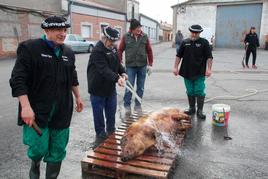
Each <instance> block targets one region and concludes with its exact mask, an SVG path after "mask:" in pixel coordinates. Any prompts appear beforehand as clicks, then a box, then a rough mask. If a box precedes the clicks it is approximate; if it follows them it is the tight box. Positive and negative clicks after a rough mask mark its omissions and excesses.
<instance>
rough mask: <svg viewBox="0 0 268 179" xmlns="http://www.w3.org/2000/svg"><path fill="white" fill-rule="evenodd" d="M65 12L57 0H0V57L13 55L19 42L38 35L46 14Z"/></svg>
mask: <svg viewBox="0 0 268 179" xmlns="http://www.w3.org/2000/svg"><path fill="white" fill-rule="evenodd" d="M66 13H67V12H66V11H63V10H62V2H61V1H59V0H46V1H36V0H12V1H10V0H0V26H1V28H0V57H7V56H14V55H15V52H16V49H17V45H18V43H19V42H21V41H23V40H26V39H30V38H36V37H40V35H41V34H42V32H43V31H42V29H41V28H40V23H41V21H42V20H43V19H44V18H45V17H46V16H48V15H53V14H58V15H63V14H66Z"/></svg>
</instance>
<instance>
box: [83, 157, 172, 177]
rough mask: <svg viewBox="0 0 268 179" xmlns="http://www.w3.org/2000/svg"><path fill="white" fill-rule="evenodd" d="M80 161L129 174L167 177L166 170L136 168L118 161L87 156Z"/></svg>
mask: <svg viewBox="0 0 268 179" xmlns="http://www.w3.org/2000/svg"><path fill="white" fill-rule="evenodd" d="M82 163H92V164H94V165H97V166H101V167H107V168H110V169H114V170H117V171H121V172H127V173H131V174H138V175H143V176H144V175H146V176H150V177H156V178H167V176H168V172H164V171H156V170H150V169H143V168H139V169H137V167H133V166H128V165H122V164H119V163H113V162H108V161H103V160H98V159H93V158H87V157H86V158H84V159H83V160H82Z"/></svg>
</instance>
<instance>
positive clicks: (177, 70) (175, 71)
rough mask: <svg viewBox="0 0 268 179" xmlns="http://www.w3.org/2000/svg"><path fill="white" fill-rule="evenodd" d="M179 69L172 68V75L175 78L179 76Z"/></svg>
mask: <svg viewBox="0 0 268 179" xmlns="http://www.w3.org/2000/svg"><path fill="white" fill-rule="evenodd" d="M179 72H180V71H179V69H178V68H175V67H174V68H173V74H174V75H175V76H178V75H179Z"/></svg>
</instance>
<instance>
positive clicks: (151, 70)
mask: <svg viewBox="0 0 268 179" xmlns="http://www.w3.org/2000/svg"><path fill="white" fill-rule="evenodd" d="M152 73H153V67H152V66H147V74H148V76H150V75H151V74H152Z"/></svg>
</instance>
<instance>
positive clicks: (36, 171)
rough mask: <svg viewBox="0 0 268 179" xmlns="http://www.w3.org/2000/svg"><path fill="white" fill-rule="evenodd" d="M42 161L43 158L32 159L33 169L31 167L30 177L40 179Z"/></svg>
mask: <svg viewBox="0 0 268 179" xmlns="http://www.w3.org/2000/svg"><path fill="white" fill-rule="evenodd" d="M40 162H41V160H38V161H34V160H32V164H31V169H30V173H29V176H30V179H39V178H40Z"/></svg>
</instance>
